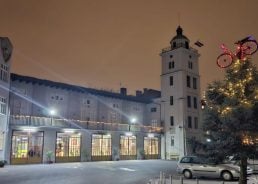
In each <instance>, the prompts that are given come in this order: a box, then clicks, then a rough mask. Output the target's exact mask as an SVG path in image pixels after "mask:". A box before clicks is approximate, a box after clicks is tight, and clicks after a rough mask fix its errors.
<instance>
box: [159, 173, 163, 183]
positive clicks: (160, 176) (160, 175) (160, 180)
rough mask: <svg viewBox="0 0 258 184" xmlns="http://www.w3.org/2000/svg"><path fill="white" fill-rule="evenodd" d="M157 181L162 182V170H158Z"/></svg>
mask: <svg viewBox="0 0 258 184" xmlns="http://www.w3.org/2000/svg"><path fill="white" fill-rule="evenodd" d="M159 183H160V184H162V172H161V171H160V174H159Z"/></svg>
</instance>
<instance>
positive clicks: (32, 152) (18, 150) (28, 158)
mask: <svg viewBox="0 0 258 184" xmlns="http://www.w3.org/2000/svg"><path fill="white" fill-rule="evenodd" d="M43 137H44V134H43V132H25V131H14V132H13V134H12V151H11V155H12V156H11V163H15V162H19V163H30V162H32V163H41V162H42V157H43V154H42V151H43V146H42V145H43Z"/></svg>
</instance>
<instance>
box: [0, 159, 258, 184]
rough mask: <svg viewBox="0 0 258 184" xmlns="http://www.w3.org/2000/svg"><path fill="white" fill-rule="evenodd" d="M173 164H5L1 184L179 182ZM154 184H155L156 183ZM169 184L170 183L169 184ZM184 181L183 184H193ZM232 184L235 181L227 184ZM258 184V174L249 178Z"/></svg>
mask: <svg viewBox="0 0 258 184" xmlns="http://www.w3.org/2000/svg"><path fill="white" fill-rule="evenodd" d="M176 163H177V162H175V161H165V160H131V161H106V162H78V163H62V164H38V165H7V166H6V167H4V168H0V184H59V183H60V184H147V183H148V182H149V181H150V180H152V184H154V183H157V178H159V173H160V171H162V172H164V173H165V174H166V175H167V176H168V175H172V176H173V178H174V179H176V180H174V182H173V183H175V184H177V183H180V182H179V178H180V177H179V176H178V175H177V174H176ZM155 181H156V182H155ZM168 183H169V182H168ZM195 183H196V180H195V179H192V180H185V181H184V184H195ZM208 183H210V184H220V183H222V181H221V180H215V181H214V180H208V179H206V180H205V179H204V180H203V179H202V181H200V184H208ZM227 183H231V184H233V183H234V184H235V183H237V182H227ZM249 183H250V184H253V183H255V184H256V183H257V175H254V176H252V177H251V178H250V181H249Z"/></svg>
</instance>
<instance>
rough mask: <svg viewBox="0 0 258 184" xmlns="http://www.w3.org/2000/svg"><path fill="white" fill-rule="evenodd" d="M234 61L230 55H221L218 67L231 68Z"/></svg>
mask: <svg viewBox="0 0 258 184" xmlns="http://www.w3.org/2000/svg"><path fill="white" fill-rule="evenodd" d="M232 61H233V57H232V56H231V55H230V54H228V53H224V54H221V55H219V56H218V57H217V65H218V66H219V67H220V68H227V67H229V66H230V65H231V64H232Z"/></svg>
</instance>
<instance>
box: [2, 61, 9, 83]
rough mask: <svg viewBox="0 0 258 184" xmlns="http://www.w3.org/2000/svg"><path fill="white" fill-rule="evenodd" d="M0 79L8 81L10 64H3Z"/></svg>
mask: <svg viewBox="0 0 258 184" xmlns="http://www.w3.org/2000/svg"><path fill="white" fill-rule="evenodd" d="M0 79H1V80H2V81H4V82H7V81H8V66H7V65H5V64H1V68H0Z"/></svg>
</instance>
